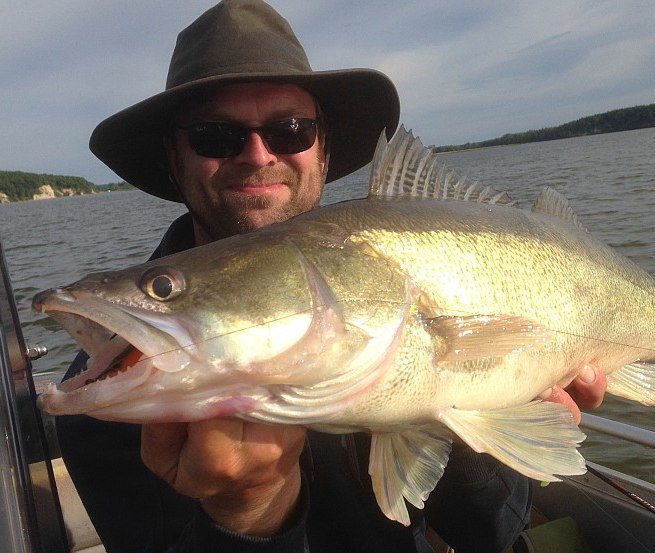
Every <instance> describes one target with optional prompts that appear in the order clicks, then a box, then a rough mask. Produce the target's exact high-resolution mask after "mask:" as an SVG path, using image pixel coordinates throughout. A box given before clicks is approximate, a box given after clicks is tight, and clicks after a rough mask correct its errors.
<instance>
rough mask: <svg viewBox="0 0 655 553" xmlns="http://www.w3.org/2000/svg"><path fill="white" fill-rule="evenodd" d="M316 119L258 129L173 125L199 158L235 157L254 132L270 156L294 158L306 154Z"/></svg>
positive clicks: (220, 124) (232, 125)
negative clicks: (183, 132) (184, 135)
mask: <svg viewBox="0 0 655 553" xmlns="http://www.w3.org/2000/svg"><path fill="white" fill-rule="evenodd" d="M316 126H317V121H316V119H303V118H296V117H293V118H291V119H285V120H284V121H278V122H276V123H269V124H268V125H262V126H261V127H247V126H245V125H241V124H239V123H229V122H227V121H208V122H205V123H193V124H191V125H188V126H186V127H182V126H179V125H176V127H177V128H178V129H180V130H183V131H186V132H187V133H188V135H189V145H190V146H191V148H192V149H193V151H194V152H196V153H197V154H198V155H201V156H203V157H212V158H225V157H234V156H238V155H239V154H240V153H241V152H242V151H243V147H244V146H245V144H246V142H247V141H248V137H249V136H250V133H253V132H256V133H257V134H258V135H259V136H261V138H262V140H263V141H264V144H266V147H267V148H268V150H269V152H271V153H272V154H297V153H300V152H304V151H305V150H309V148H311V147H312V145H313V144H314V142H315V140H316Z"/></svg>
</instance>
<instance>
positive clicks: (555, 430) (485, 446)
mask: <svg viewBox="0 0 655 553" xmlns="http://www.w3.org/2000/svg"><path fill="white" fill-rule="evenodd" d="M439 419H440V420H441V421H442V422H444V423H445V424H447V425H448V427H449V428H450V429H451V430H453V431H454V432H455V433H456V434H457V435H458V436H459V437H460V438H462V440H464V441H465V442H466V443H467V444H468V445H469V446H470V447H471V448H472V449H473V450H475V451H477V452H478V453H489V454H490V455H492V456H494V457H495V458H496V459H498V460H499V461H501V462H503V463H504V464H506V465H508V466H509V467H511V468H513V469H514V470H516V471H518V472H520V473H521V474H524V475H525V476H528V477H530V478H534V479H536V480H544V481H548V482H557V481H559V478H557V477H556V476H555V475H556V474H559V475H573V474H583V473H584V472H585V470H586V468H585V461H584V459H583V457H582V455H580V453H579V452H578V447H579V446H578V444H579V443H580V442H582V441H583V440H584V439H585V435H584V434H583V433H582V432H581V431H580V429H579V428H578V427H577V426H576V424H575V422H574V420H573V416H572V414H571V412H570V411H569V410H568V409H567V408H566V407H564V406H563V405H560V404H558V403H552V402H548V401H532V402H530V403H527V404H524V405H518V406H514V407H506V408H502V409H493V410H492V409H489V410H479V411H467V410H462V409H456V408H449V409H445V410H443V411H441V412H440V413H439Z"/></svg>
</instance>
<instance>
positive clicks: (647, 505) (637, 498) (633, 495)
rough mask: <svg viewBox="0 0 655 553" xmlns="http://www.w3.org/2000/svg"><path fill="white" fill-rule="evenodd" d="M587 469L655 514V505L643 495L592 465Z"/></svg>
mask: <svg viewBox="0 0 655 553" xmlns="http://www.w3.org/2000/svg"><path fill="white" fill-rule="evenodd" d="M587 470H588V471H589V472H590V473H591V474H593V475H594V476H596V477H597V478H599V479H600V480H602V481H603V482H605V483H606V484H609V485H610V486H612V487H613V488H614V489H615V490H617V491H619V492H621V493H622V494H623V495H625V496H626V497H629V498H630V499H632V501H634V502H635V503H637V504H638V505H640V506H641V507H643V508H644V509H646V510H647V511H650V512H651V513H653V514H655V505H651V504H650V503H649V502H648V501H646V500H645V499H644V498H643V497H640V496H638V495H637V494H636V493H634V492H631V491H630V490H628V489H627V488H624V487H623V486H622V485H621V484H619V483H618V482H615V481H614V480H612V479H611V478H609V477H608V476H605V475H604V474H603V473H602V472H600V471H599V470H597V469H595V468H594V467H591V466H588V465H587Z"/></svg>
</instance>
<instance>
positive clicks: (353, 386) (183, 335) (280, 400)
mask: <svg viewBox="0 0 655 553" xmlns="http://www.w3.org/2000/svg"><path fill="white" fill-rule="evenodd" d="M369 188H370V191H369V197H368V198H367V199H364V200H353V201H346V202H343V203H339V204H335V205H330V206H326V207H323V208H320V209H316V210H314V211H312V212H309V213H306V214H304V215H301V216H299V217H296V218H294V219H292V220H289V221H287V222H284V223H279V224H276V225H273V226H270V227H267V228H263V229H260V230H258V231H256V232H253V233H250V234H247V235H239V236H234V237H231V238H228V239H226V240H221V241H218V242H215V243H213V244H209V245H207V246H202V247H199V248H195V249H192V250H189V251H185V252H182V253H178V254H175V255H172V256H169V257H166V258H162V259H157V260H154V261H151V262H149V263H145V264H143V265H139V266H136V267H132V268H128V269H125V270H121V271H114V272H105V273H99V274H92V275H89V276H87V277H86V278H84V279H82V280H80V281H78V282H76V283H74V284H71V285H70V286H65V287H63V288H55V289H51V290H46V291H44V292H41V293H40V294H38V295H37V296H36V297H35V298H34V301H33V307H34V309H35V310H36V311H40V312H43V313H46V314H48V315H50V316H51V317H53V318H54V319H56V320H57V321H59V322H60V323H61V324H62V325H63V326H64V327H65V328H66V329H67V330H68V331H69V332H70V333H71V334H72V336H73V337H75V338H76V339H77V340H78V341H79V343H80V345H81V346H82V347H83V348H84V349H85V350H86V351H87V352H88V353H89V354H90V355H91V358H90V360H89V362H88V365H87V369H86V370H85V371H83V372H82V373H80V374H79V375H77V376H76V377H74V378H71V379H70V380H67V381H66V382H64V383H62V384H60V385H59V386H55V385H54V384H51V385H50V387H49V388H48V389H47V391H46V392H45V393H43V394H42V395H41V396H40V397H39V399H38V402H39V405H40V407H41V408H42V409H43V410H45V411H47V412H49V413H53V414H55V415H62V414H80V413H85V414H87V415H90V416H92V417H97V418H99V419H106V420H113V421H125V422H135V423H143V422H148V421H194V420H199V419H204V418H209V417H228V416H229V417H239V418H242V419H245V420H248V421H263V422H267V423H274V424H300V425H307V426H309V427H312V428H315V429H318V430H320V431H325V432H333V433H347V432H354V431H368V432H370V433H371V435H372V445H371V457H370V465H369V471H370V473H371V477H372V481H373V487H374V491H375V494H376V497H377V501H378V503H379V505H380V507H381V509H382V511H383V512H384V513H385V514H386V515H387V516H388V517H389V518H391V519H394V520H397V521H400V522H401V523H403V524H409V516H408V514H407V509H406V505H405V500H407V501H409V502H410V503H412V504H413V505H415V506H417V507H418V508H422V507H423V504H424V501H425V500H426V498H427V497H428V494H429V493H430V491H431V490H432V489H433V488H434V486H435V485H436V483H437V481H438V480H439V478H440V477H441V475H442V473H443V470H444V467H445V465H446V462H447V460H448V455H449V453H450V447H451V436H452V434H451V431H452V432H454V433H455V434H457V435H458V436H459V437H460V438H461V439H462V440H463V441H464V442H466V443H467V444H469V445H470V446H471V447H472V448H473V449H474V450H476V451H478V452H487V453H489V454H491V455H493V456H495V457H496V458H498V459H499V460H500V461H502V462H503V463H506V464H507V465H509V466H510V467H512V468H514V469H515V470H517V471H519V472H521V473H523V474H525V475H527V476H529V477H532V478H535V479H540V480H547V481H553V480H557V477H556V476H555V475H571V474H580V473H582V472H584V470H585V463H584V459H583V458H582V456H581V455H580V454H579V452H578V451H577V447H578V444H579V442H581V441H582V440H583V439H584V435H583V434H582V433H581V432H580V430H579V429H578V428H577V426H576V425H575V424H574V422H573V419H572V416H571V414H570V412H569V411H568V410H567V409H565V408H564V407H562V406H561V405H558V404H554V403H550V402H543V401H535V400H534V398H536V397H537V396H538V395H539V394H540V393H541V392H543V391H544V390H546V389H548V388H550V387H551V386H553V385H554V384H556V383H559V384H560V385H566V384H567V383H569V382H570V381H571V380H572V379H573V378H574V376H575V375H576V374H577V373H578V372H579V371H580V370H581V369H582V367H584V366H585V365H586V364H591V365H594V366H595V367H597V368H598V369H601V370H603V371H604V372H605V373H607V374H608V375H609V391H611V392H613V393H615V394H618V395H620V396H623V397H627V398H631V399H634V400H637V401H640V402H642V403H644V404H646V405H655V363H654V362H653V360H654V359H655V353H654V352H655V279H654V278H653V277H652V276H650V275H649V274H647V273H646V272H645V271H643V270H641V269H640V268H638V267H637V266H636V265H634V264H633V263H632V262H630V261H629V260H627V259H626V258H624V257H622V256H620V255H618V254H617V253H615V252H614V251H613V250H611V249H610V248H608V247H606V246H604V245H603V244H601V243H600V242H599V241H597V240H596V239H594V238H593V237H592V236H591V235H590V234H589V233H587V232H586V231H585V230H584V229H583V228H582V227H581V226H580V224H579V223H578V221H577V220H576V217H575V215H574V214H573V213H572V211H571V208H570V207H569V205H568V203H567V201H566V200H565V199H564V198H563V197H561V196H560V195H559V194H558V193H556V192H555V191H553V190H550V189H547V190H545V191H544V192H543V193H542V195H541V196H540V197H539V199H538V200H537V202H536V203H535V205H534V207H533V208H532V211H531V212H527V211H524V210H521V209H518V208H516V207H513V206H512V205H509V203H510V202H509V200H508V198H507V196H506V195H505V194H496V193H495V192H492V191H490V190H489V189H481V187H479V186H478V185H477V184H476V183H471V182H469V181H467V180H466V179H457V178H455V176H454V173H452V172H449V171H447V170H445V169H444V168H443V167H442V166H441V165H440V164H439V163H438V162H437V158H436V156H435V155H434V154H433V153H432V152H431V151H430V150H429V149H427V148H425V147H424V146H423V145H422V144H421V142H420V140H418V139H417V138H414V137H413V135H412V134H411V133H410V132H407V131H406V130H405V129H404V128H401V129H400V130H399V131H398V132H397V133H396V134H395V136H394V137H393V139H392V140H391V141H390V142H389V143H388V144H387V142H386V140H385V139H384V133H383V134H382V136H381V139H380V142H379V144H378V148H377V150H376V154H375V156H374V160H373V164H372V171H371V178H370V186H369ZM126 356H127V357H128V358H129V359H131V361H128V362H126V361H124V360H123V361H121V358H124V357H126Z"/></svg>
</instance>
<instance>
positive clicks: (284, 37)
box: [89, 0, 400, 201]
mask: <svg viewBox="0 0 655 553" xmlns="http://www.w3.org/2000/svg"><path fill="white" fill-rule="evenodd" d="M254 81H267V82H279V83H291V84H295V85H298V86H300V87H302V88H304V89H306V90H307V91H309V92H310V93H311V94H312V95H313V96H314V97H315V98H316V99H317V101H318V103H319V105H320V106H321V109H322V110H323V112H324V113H325V115H326V117H327V120H328V125H329V129H330V164H329V169H328V174H327V182H330V181H333V180H336V179H338V178H340V177H343V176H344V175H347V174H349V173H351V172H353V171H355V170H357V169H359V168H360V167H363V166H364V165H366V163H368V162H369V161H370V160H371V157H372V156H373V152H374V150H375V145H376V143H377V139H378V137H379V135H380V132H381V131H382V129H384V128H386V130H387V136H388V137H391V135H392V134H393V132H394V131H395V129H396V126H397V124H398V118H399V112H400V105H399V100H398V94H397V92H396V89H395V87H394V85H393V83H392V82H391V81H390V80H389V78H388V77H386V76H385V75H384V74H382V73H380V72H378V71H374V70H372V69H344V70H336V71H312V68H311V66H310V65H309V62H308V60H307V55H306V54H305V51H304V49H303V47H302V46H301V45H300V43H299V42H298V39H297V38H296V36H295V35H294V33H293V31H292V30H291V27H290V26H289V24H288V23H287V21H286V20H285V19H283V18H282V17H281V16H280V15H279V14H278V13H277V12H276V11H275V10H273V8H271V7H270V6H269V5H268V4H266V3H265V2H262V1H261V0H223V1H222V2H220V3H219V4H217V5H216V6H214V7H213V8H210V9H209V10H207V11H206V12H205V13H204V14H202V15H201V16H200V17H199V18H198V19H196V20H195V21H194V22H193V23H192V24H191V25H189V26H188V27H187V28H186V29H184V30H183V31H182V32H181V33H180V34H179V35H178V38H177V44H176V46H175V50H174V51H173V56H172V58H171V64H170V67H169V70H168V78H167V80H166V90H165V91H164V92H161V93H160V94H157V95H155V96H152V97H151V98H148V99H146V100H143V101H142V102H139V103H138V104H135V105H133V106H131V107H129V108H127V109H124V110H123V111H120V112H118V113H116V114H115V115H112V116H111V117H109V118H107V119H105V120H104V121H102V122H101V123H100V124H99V125H98V126H97V127H96V128H95V130H94V131H93V134H92V135H91V140H90V144H89V146H90V148H91V151H92V152H93V153H94V154H95V155H96V156H98V157H99V158H100V159H101V160H102V161H103V162H104V163H106V164H107V165H108V166H109V167H110V168H111V169H112V170H113V171H114V172H115V173H117V174H118V175H120V176H121V177H122V178H123V179H125V180H126V181H127V182H129V183H131V184H133V185H134V186H137V187H139V188H140V189H141V190H143V191H145V192H148V193H149V194H153V195H155V196H159V197H160V198H165V199H167V200H174V201H180V199H179V197H178V194H177V192H176V190H175V187H174V186H173V185H172V184H171V182H170V180H169V177H168V173H169V171H168V165H167V160H166V155H165V152H164V148H163V143H162V137H163V136H164V135H165V134H166V132H168V130H169V129H170V125H171V121H172V118H173V117H174V116H175V113H176V111H177V109H178V108H179V106H180V105H181V104H183V103H186V102H188V101H189V100H191V99H193V98H194V97H196V95H202V94H206V93H207V92H209V91H211V90H213V89H216V88H219V87H221V86H225V85H228V84H235V83H244V82H254Z"/></svg>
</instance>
